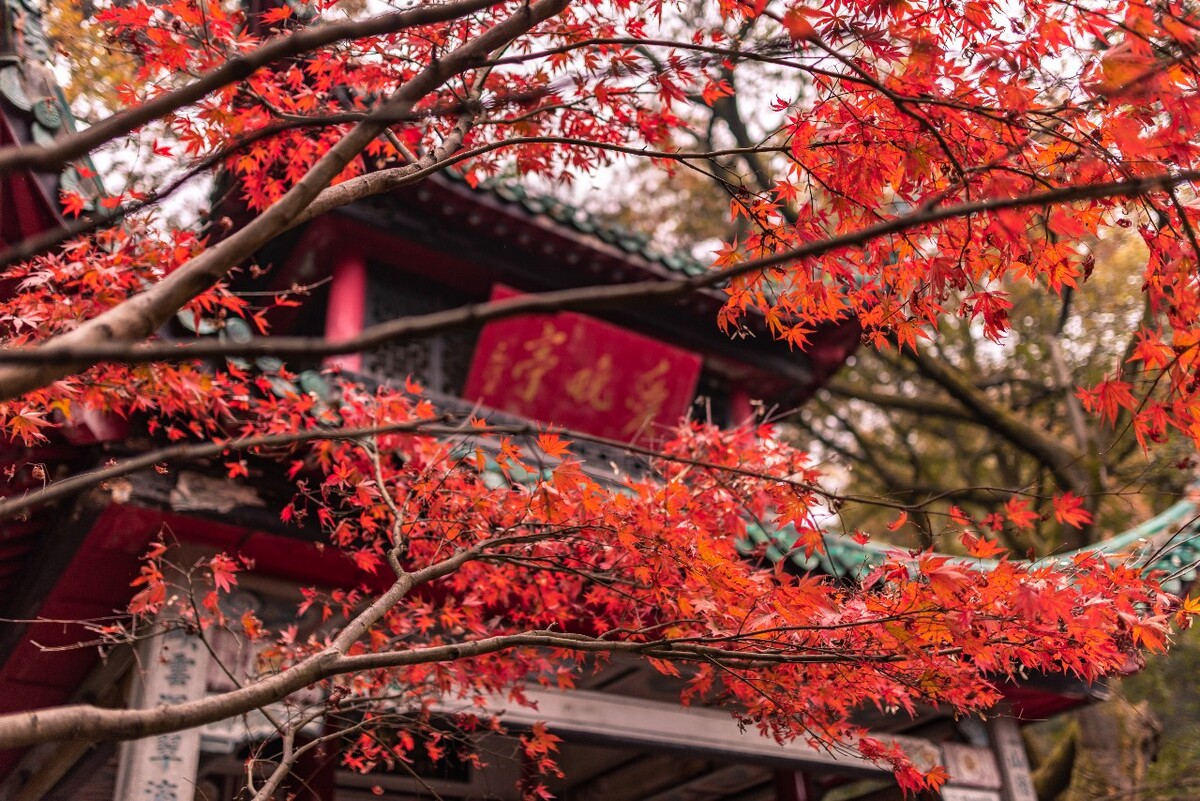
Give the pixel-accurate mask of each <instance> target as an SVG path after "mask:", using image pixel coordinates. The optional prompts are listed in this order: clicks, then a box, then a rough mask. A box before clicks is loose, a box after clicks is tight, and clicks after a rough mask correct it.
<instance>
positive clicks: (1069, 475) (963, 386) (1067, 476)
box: [903, 348, 1090, 496]
mask: <svg viewBox="0 0 1200 801" xmlns="http://www.w3.org/2000/svg"><path fill="white" fill-rule="evenodd" d="M903 353H904V356H905V357H906V358H907V359H909V360H910V361H911V362H912V363H913V364H914V365H916V367H917V369H918V370H919V371H920V373H921V375H923V376H925V377H926V378H928V379H929V380H931V381H933V382H934V383H935V384H937V385H938V386H940V387H941V388H942V389H944V390H945V391H946V392H947V393H948V394H949V395H950V396H951V397H953V398H954V399H956V400H957V401H959V402H960V403H961V404H962V405H963V406H964V407H965V408H966V409H968V410H969V411H970V412H971V413H972V414H973V415H975V416H976V417H977V419H978V420H979V422H980V423H981V424H983V425H986V426H988V427H989V428H990V429H991V430H992V431H994V432H995V433H998V434H1000V435H1001V436H1003V437H1004V438H1005V439H1007V440H1008V441H1009V442H1011V443H1013V445H1015V446H1016V447H1018V448H1020V449H1021V450H1023V451H1025V452H1026V453H1028V454H1029V455H1030V456H1032V457H1034V458H1035V459H1037V460H1038V461H1039V462H1041V463H1042V464H1044V465H1046V467H1048V468H1049V469H1050V470H1051V472H1053V473H1054V476H1055V478H1056V479H1057V480H1058V481H1059V482H1060V484H1061V488H1062V489H1064V490H1067V489H1069V490H1072V491H1074V492H1075V493H1076V494H1077V495H1080V496H1087V495H1089V494H1090V492H1089V490H1090V486H1089V482H1088V480H1087V477H1086V475H1085V474H1084V473H1083V471H1082V469H1081V466H1080V461H1081V459H1082V457H1081V456H1080V455H1079V454H1077V453H1074V452H1072V451H1071V450H1069V449H1067V448H1066V447H1065V446H1064V443H1063V442H1062V440H1061V439H1060V438H1056V437H1051V436H1048V435H1047V434H1045V433H1044V432H1042V431H1041V430H1039V429H1037V428H1036V427H1034V426H1032V425H1030V424H1028V423H1026V422H1025V421H1024V420H1022V419H1021V418H1020V417H1018V416H1017V415H1015V414H1013V413H1012V412H1010V411H1008V410H1007V409H1005V408H1003V407H1002V406H999V405H997V404H995V403H992V402H991V400H990V399H989V398H988V397H987V395H986V394H984V393H983V392H982V391H980V390H978V389H976V388H975V386H974V384H972V383H971V381H970V380H969V379H968V378H966V377H965V376H963V375H962V374H961V373H959V372H958V371H957V370H955V369H954V368H953V367H951V366H950V365H949V364H947V363H946V362H944V361H942V360H940V359H937V358H934V357H933V356H930V355H929V354H928V353H926V352H924V351H923V350H921V349H919V348H917V349H905V350H904V351H903Z"/></svg>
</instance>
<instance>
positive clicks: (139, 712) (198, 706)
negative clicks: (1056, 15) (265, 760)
mask: <svg viewBox="0 0 1200 801" xmlns="http://www.w3.org/2000/svg"><path fill="white" fill-rule="evenodd" d="M486 544H492V543H487V542H485V543H481V544H480V545H486ZM480 550H481V549H479V548H473V549H471V550H469V551H462V552H460V553H459V554H456V555H455V556H454V557H451V558H448V559H446V560H443V561H442V562H440V563H438V564H436V565H433V566H431V567H428V568H425V569H423V570H420V571H416V572H414V573H410V574H406V576H405V577H404V578H402V579H400V580H398V581H397V582H396V583H395V584H394V585H393V587H392V588H391V589H390V590H389V591H388V592H386V593H384V594H383V595H381V596H380V597H379V598H378V599H376V601H375V602H374V603H372V604H371V605H370V607H368V608H367V610H365V611H364V612H363V613H361V614H360V615H359V616H358V617H356V618H355V619H354V620H353V621H351V622H350V623H349V624H348V625H347V626H346V628H345V629H343V630H342V632H341V633H340V634H339V635H338V636H337V637H336V638H335V639H334V641H333V643H331V644H330V646H328V647H327V648H325V649H324V650H322V651H320V652H319V653H317V654H314V655H313V656H310V657H308V658H306V659H304V660H303V661H301V662H299V663H298V664H296V665H295V666H294V667H291V668H287V669H285V670H283V671H281V672H280V673H277V674H275V675H273V676H270V677H268V678H266V679H263V680H262V681H260V682H258V683H255V684H251V685H247V686H246V687H243V688H240V689H237V690H231V691H229V692H226V693H224V694H221V695H213V696H208V697H206V698H202V699H199V700H196V701H188V702H185V703H182V704H176V705H173V706H159V707H156V708H153V709H108V708H100V707H95V706H91V705H88V704H77V705H71V706H62V707H54V708H51V709H44V710H39V711H35V712H19V713H12V714H7V715H0V749H8V748H25V747H28V746H31V745H36V744H38V743H43V742H52V741H56V740H66V739H87V740H91V741H97V742H98V741H103V740H131V739H139V738H142V737H149V736H153V735H155V734H163V733H168V732H172V731H179V730H182V729H188V728H193V727H195V726H202V725H206V724H208V723H213V722H216V721H219V720H223V719H225V718H228V717H232V716H234V715H238V714H242V713H245V712H249V711H250V710H252V709H256V708H258V707H261V706H264V705H267V704H271V703H274V702H276V701H279V700H282V699H283V698H285V697H287V696H288V695H290V694H292V693H294V692H296V691H297V690H300V689H302V688H303V687H306V686H309V685H311V684H313V683H314V682H317V681H321V680H323V679H327V678H331V677H333V676H337V675H342V674H347V673H357V672H362V671H367V670H378V669H383V668H399V667H408V666H411V665H421V664H431V663H443V662H448V661H456V660H462V659H470V658H473V657H478V656H485V655H487V654H493V653H498V652H501V651H507V650H512V649H515V648H553V649H558V650H564V651H576V652H581V653H633V654H639V655H645V656H650V657H654V658H658V659H670V660H684V661H706V660H712V659H716V660H718V661H720V662H721V663H722V664H729V665H736V666H739V667H752V666H770V665H781V664H828V663H838V662H842V663H844V662H856V663H858V662H861V663H874V664H886V663H894V662H901V661H905V660H908V659H912V658H913V654H909V653H903V654H901V653H894V652H887V651H883V652H879V653H862V652H859V653H855V654H853V655H850V654H846V653H844V652H840V651H837V650H831V649H827V648H818V647H815V646H814V647H812V648H805V650H804V651H803V652H799V653H796V652H792V653H781V652H779V651H736V650H730V649H728V648H720V647H715V646H709V645H704V644H698V643H693V642H688V641H686V640H685V639H681V640H680V641H675V640H673V639H670V638H664V639H661V640H651V641H647V642H637V641H611V640H604V639H599V638H595V637H589V636H587V635H574V634H569V633H565V632H555V631H533V632H522V633H519V634H508V635H498V636H495V637H488V638H484V639H481V640H472V641H468V642H460V643H451V644H447V645H437V646H427V647H424V648H417V649H410V650H406V651H390V652H383V653H362V654H353V655H346V651H347V650H348V649H349V648H350V646H351V645H353V644H354V643H355V642H357V641H358V640H359V639H360V638H361V637H362V636H364V635H365V634H366V633H367V631H368V630H369V629H370V627H371V626H372V625H374V623H375V622H377V621H378V619H379V618H380V617H382V615H383V613H384V612H386V611H387V610H388V609H390V608H391V607H392V606H394V605H395V603H396V602H398V601H399V600H400V598H402V597H403V596H404V595H406V594H407V593H408V592H410V591H411V590H412V589H413V588H414V587H416V586H418V585H419V584H423V583H426V582H428V581H431V580H433V579H434V578H439V577H442V576H445V575H448V574H449V573H451V572H453V570H455V569H457V568H458V567H460V566H461V565H462V564H465V563H466V562H467V561H470V560H471V559H474V558H476V557H477V556H478V554H479V553H480ZM750 644H753V643H750ZM958 652H959V649H958V648H946V649H940V650H938V651H936V652H935V653H936V655H947V654H954V653H958Z"/></svg>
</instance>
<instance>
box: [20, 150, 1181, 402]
mask: <svg viewBox="0 0 1200 801" xmlns="http://www.w3.org/2000/svg"><path fill="white" fill-rule="evenodd" d="M1197 180H1200V170H1183V171H1178V172H1172V173H1161V174H1158V175H1151V176H1145V177H1142V178H1135V179H1129V180H1122V181H1110V182H1105V183H1095V184H1083V185H1068V186H1063V187H1059V188H1056V189H1051V190H1047V191H1044V192H1037V193H1033V194H1028V195H1019V196H1015V197H998V198H987V199H979V200H974V201H969V202H965V203H958V204H953V205H947V206H941V205H931V206H925V207H921V208H918V209H917V210H915V211H913V212H911V213H909V214H905V215H901V216H898V217H894V218H891V219H887V220H882V221H880V222H877V223H875V224H873V225H869V226H865V227H863V228H859V229H857V230H855V231H850V232H848V233H845V234H839V235H837V236H832V237H829V238H827V239H823V240H816V241H813V242H809V243H807V244H805V245H802V246H800V247H797V248H793V249H789V250H786V251H782V252H780V253H777V254H774V255H771V256H765V257H762V258H758V259H752V260H748V261H744V262H741V263H738V264H734V265H731V266H729V267H725V268H722V269H719V270H713V271H710V272H708V273H704V274H701V275H697V276H692V277H689V278H680V279H667V280H650V281H639V282H634V283H629V284H617V285H599V286H589V287H581V288H576V289H564V290H558V291H554V292H543V293H540V294H537V295H523V296H519V297H512V298H504V299H502V300H495V301H485V302H481V303H474V304H468V305H465V306H460V307H457V308H454V309H448V310H445V311H439V312H432V313H429V314H423V315H413V316H411V317H405V318H401V319H398V320H391V321H388V322H385V323H380V324H377V325H374V326H369V327H367V328H365V329H364V330H363V331H362V332H361V333H359V334H357V335H355V336H354V337H349V338H347V339H345V340H341V341H338V342H329V341H326V340H324V339H321V338H314V337H268V338H263V339H255V340H251V341H249V342H244V343H222V342H198V343H194V344H187V345H175V344H168V343H155V344H148V345H140V344H137V343H134V342H129V341H112V340H115V339H126V340H127V339H132V338H133V337H131V336H123V337H116V336H112V333H113V332H112V331H110V330H109V329H108V328H107V327H108V326H111V325H113V322H114V321H117V322H119V323H122V327H121V330H122V331H123V332H130V331H137V332H138V338H140V337H144V336H147V335H148V334H149V332H148V331H146V332H145V333H141V332H142V331H145V328H144V325H145V322H144V320H143V317H149V316H151V315H152V319H153V320H155V321H160V324H161V322H164V321H165V320H166V319H167V318H168V317H169V314H173V313H174V312H175V311H177V310H178V309H179V308H181V307H182V305H183V304H184V303H186V302H187V301H188V300H190V299H191V297H192V295H189V294H187V289H188V288H189V287H196V292H199V291H201V290H202V289H203V288H205V287H206V286H207V283H206V281H207V279H208V278H211V277H212V276H213V273H215V272H220V273H221V274H223V273H224V272H226V271H227V270H228V269H231V265H225V264H223V261H224V257H226V256H227V255H228V252H222V253H221V255H220V257H216V258H213V257H210V254H213V253H214V252H216V251H217V250H219V249H220V248H221V247H222V246H223V245H225V244H226V243H229V242H231V241H233V237H231V238H230V239H227V240H225V241H224V242H222V243H220V244H218V245H217V246H215V247H214V248H213V249H212V250H209V251H207V252H206V253H204V254H201V255H200V256H198V257H196V259H194V260H192V261H191V262H188V263H187V264H185V265H184V266H183V267H181V268H180V269H178V270H176V271H175V272H174V273H172V274H171V275H170V276H168V277H167V278H165V279H163V280H162V281H161V282H159V283H158V284H156V285H155V286H154V287H152V288H151V289H149V290H147V291H146V292H143V293H142V294H141V295H137V296H134V297H133V298H130V299H129V300H127V301H125V302H124V303H122V304H120V305H118V306H116V307H114V308H113V309H110V310H109V311H107V312H105V313H104V314H101V315H100V316H98V317H96V318H93V319H92V320H89V321H88V322H86V323H84V324H83V325H82V326H80V327H79V328H77V329H75V330H74V331H72V332H70V333H68V334H63V335H60V336H57V337H54V338H52V339H50V340H48V341H47V342H45V343H44V344H42V345H39V346H36V347H28V348H6V349H0V363H4V362H8V363H9V364H10V367H8V368H4V369H0V400H7V399H10V398H13V397H16V396H17V395H20V394H22V393H24V392H28V391H30V390H32V389H37V388H39V387H41V386H44V385H45V384H47V383H49V382H50V381H52V380H55V379H57V378H59V377H62V376H63V375H67V374H70V373H71V372H75V371H77V370H80V369H83V368H85V367H87V366H88V365H90V364H94V363H97V362H101V361H110V362H117V363H125V364H140V363H146V362H155V361H179V360H185V359H201V358H214V357H223V356H268V355H269V356H277V357H289V356H293V357H294V356H311V357H319V356H334V355H339V354H345V353H355V352H359V351H363V350H369V349H372V348H377V347H380V346H381V345H383V344H385V343H388V342H392V341H396V340H401V339H406V338H414V337H420V336H430V335H433V334H438V333H442V332H444V331H449V330H453V329H456V328H460V327H463V326H472V325H481V324H483V323H487V322H491V321H494V320H502V319H506V318H509V317H514V316H517V315H522V314H537V313H550V312H559V311H582V310H588V309H597V308H603V307H605V306H611V305H613V304H617V303H621V302H624V301H631V300H656V299H657V300H672V299H676V298H680V297H683V296H684V295H687V294H688V293H691V292H694V291H696V290H698V289H705V288H710V287H715V286H719V285H721V284H724V283H725V282H727V281H729V280H731V279H733V278H737V277H739V276H742V275H746V274H749V273H754V272H760V271H762V270H766V269H769V268H773V267H781V266H784V265H787V264H788V263H790V262H794V261H799V260H802V259H806V258H815V257H818V256H823V255H825V254H827V253H831V252H834V251H837V250H842V249H845V248H849V247H856V246H860V245H865V244H867V243H869V242H871V241H873V240H875V239H878V238H880V237H883V236H887V235H889V234H898V233H904V232H907V231H910V230H913V229H916V228H920V227H921V226H925V225H929V224H931V223H936V222H941V221H943V220H949V219H955V218H959V217H969V216H972V215H975V214H982V213H987V212H995V211H1004V210H1010V209H1020V208H1029V207H1036V206H1049V205H1058V204H1063V203H1071V202H1075V201H1080V200H1096V199H1101V198H1115V197H1134V196H1137V195H1142V194H1146V193H1148V192H1153V191H1157V190H1162V189H1165V188H1168V187H1171V186H1176V185H1179V184H1182V183H1188V182H1193V181H1197ZM281 202H282V201H281ZM268 213H269V212H268ZM296 213H297V214H300V213H302V212H296ZM259 219H260V220H261V219H262V218H259ZM256 222H257V221H256ZM254 225H255V223H251V224H250V226H248V227H247V228H246V229H243V232H245V231H248V230H250V229H251V228H253V226H254ZM257 233H260V232H259V230H258V229H255V234H257ZM234 236H235V237H237V236H239V235H238V234H235V235H234ZM239 244H244V243H243V242H239ZM236 252H238V253H240V249H239V250H238V251H236ZM246 255H247V256H248V255H249V253H247V254H246ZM206 257H209V258H206ZM193 263H196V264H197V266H196V267H194V268H192V269H191V270H189V266H190V265H193ZM185 272H187V273H188V274H189V277H190V278H191V279H192V280H191V281H190V282H189V284H187V285H181V284H182V280H181V279H177V276H179V275H180V274H181V273H185ZM197 275H199V276H201V277H203V280H202V281H201V282H200V283H198V281H200V279H198V278H197ZM217 277H219V276H217ZM172 279H175V280H174V281H173V280H172ZM213 280H215V278H214V279H213ZM168 284H170V286H169V287H166V288H163V287H165V285H168ZM160 288H162V289H160ZM176 304H177V305H176ZM131 317H132V318H134V319H133V320H128V319H127V318H131ZM138 321H142V325H137V322H138ZM94 338H100V339H102V340H109V341H107V342H102V343H101V344H93V341H92V340H93V339H94ZM970 389H971V390H972V391H974V387H971V388H970Z"/></svg>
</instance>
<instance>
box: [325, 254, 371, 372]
mask: <svg viewBox="0 0 1200 801" xmlns="http://www.w3.org/2000/svg"><path fill="white" fill-rule="evenodd" d="M366 314H367V260H366V258H364V257H363V254H362V253H360V252H358V251H357V250H347V251H344V252H342V253H341V254H339V255H338V256H337V260H336V261H335V262H334V265H333V281H332V282H331V283H330V285H329V306H328V308H327V309H326V311H325V339H326V340H327V341H329V342H340V341H342V340H345V339H349V338H350V337H353V336H356V335H358V334H359V333H360V332H361V331H362V329H363V322H364V321H365V319H366ZM326 364H327V365H328V366H329V367H335V368H340V369H342V370H345V371H348V372H359V371H361V370H362V355H361V354H358V353H347V354H344V355H342V356H331V357H330V358H329V359H327V360H326Z"/></svg>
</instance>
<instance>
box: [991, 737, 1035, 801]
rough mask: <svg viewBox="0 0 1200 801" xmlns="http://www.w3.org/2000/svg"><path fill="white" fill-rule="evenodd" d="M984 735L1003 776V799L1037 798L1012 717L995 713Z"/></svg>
mask: <svg viewBox="0 0 1200 801" xmlns="http://www.w3.org/2000/svg"><path fill="white" fill-rule="evenodd" d="M988 737H989V738H990V739H991V744H992V751H993V752H994V753H995V754H996V762H998V763H999V765H1000V775H1001V777H1002V779H1003V780H1004V801H1038V797H1037V793H1035V792H1034V790H1033V774H1032V773H1031V772H1030V770H1029V757H1027V756H1026V754H1025V742H1024V741H1023V740H1022V739H1021V730H1020V729H1019V728H1018V727H1017V721H1016V719H1015V718H1012V717H997V718H992V719H991V720H990V721H988Z"/></svg>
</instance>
